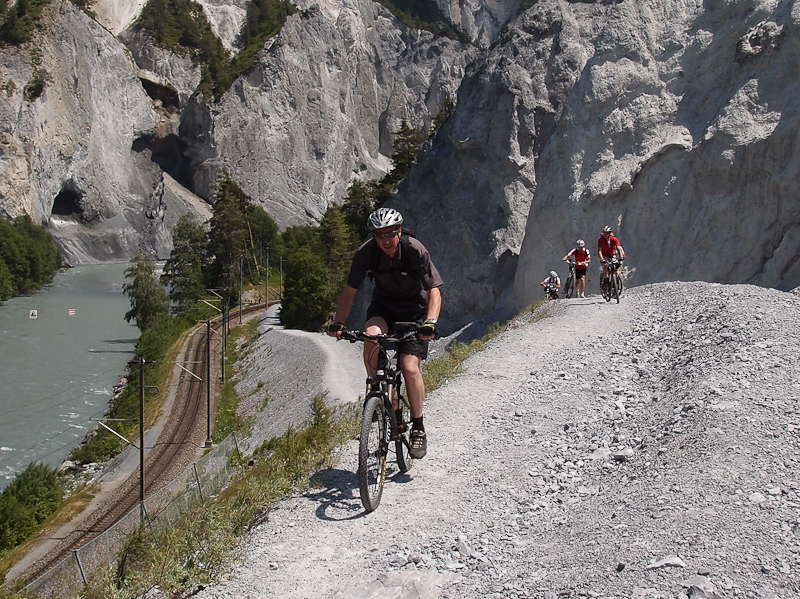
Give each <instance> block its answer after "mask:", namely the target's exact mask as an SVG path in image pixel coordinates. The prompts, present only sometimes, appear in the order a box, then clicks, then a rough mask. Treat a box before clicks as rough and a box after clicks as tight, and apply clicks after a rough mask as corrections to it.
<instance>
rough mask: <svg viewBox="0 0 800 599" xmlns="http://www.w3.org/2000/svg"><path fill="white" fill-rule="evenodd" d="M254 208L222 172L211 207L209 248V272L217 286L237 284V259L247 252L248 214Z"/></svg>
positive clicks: (242, 192)
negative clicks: (210, 270)
mask: <svg viewBox="0 0 800 599" xmlns="http://www.w3.org/2000/svg"><path fill="white" fill-rule="evenodd" d="M252 208H253V204H252V202H251V200H250V197H249V196H248V195H247V194H246V193H244V191H242V189H241V188H240V187H239V185H237V184H236V182H235V181H234V180H233V179H232V178H231V176H230V175H229V174H228V173H223V174H222V175H220V178H219V179H218V181H217V184H216V190H215V194H214V204H213V206H212V216H211V222H210V225H211V231H210V234H209V239H210V243H209V246H210V250H211V254H212V255H213V256H214V262H213V268H212V273H211V275H212V276H211V279H212V281H215V282H216V283H215V285H214V286H217V287H220V286H223V287H224V286H230V287H231V288H234V287H235V286H236V285H238V276H235V275H237V274H238V273H239V259H240V257H241V256H242V255H244V254H249V251H248V244H249V242H250V241H251V236H250V228H249V220H248V217H249V213H250V211H251V210H252Z"/></svg>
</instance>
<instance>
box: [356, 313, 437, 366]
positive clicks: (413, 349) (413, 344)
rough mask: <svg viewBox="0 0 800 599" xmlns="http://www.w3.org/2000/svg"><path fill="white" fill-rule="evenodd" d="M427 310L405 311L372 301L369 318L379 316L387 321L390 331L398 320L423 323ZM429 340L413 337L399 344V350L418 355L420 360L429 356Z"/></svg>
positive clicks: (402, 352)
mask: <svg viewBox="0 0 800 599" xmlns="http://www.w3.org/2000/svg"><path fill="white" fill-rule="evenodd" d="M426 314H427V313H426V312H417V311H414V312H404V311H396V310H392V309H391V308H390V307H388V306H386V305H384V304H381V303H379V302H372V303H371V304H370V305H369V308H367V320H369V319H370V318H374V317H376V316H379V317H380V318H383V319H384V320H385V321H386V324H388V325H389V332H390V333H391V332H392V329H393V328H394V323H396V322H416V323H418V324H422V323H423V322H424V321H425V316H426ZM428 343H429V341H428V340H422V339H413V340H411V341H404V342H403V343H400V344H399V346H398V351H399V353H401V354H408V355H412V356H417V357H418V358H419V359H420V360H424V359H425V358H427V357H428Z"/></svg>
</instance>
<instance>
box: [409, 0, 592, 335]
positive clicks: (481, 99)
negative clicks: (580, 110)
mask: <svg viewBox="0 0 800 599" xmlns="http://www.w3.org/2000/svg"><path fill="white" fill-rule="evenodd" d="M580 10H581V11H582V12H585V13H586V16H585V17H582V16H581V15H580V14H576V13H575V11H574V10H573V9H572V8H571V7H570V5H568V4H566V3H563V2H539V3H538V4H537V5H536V6H535V7H534V9H532V10H530V11H528V12H526V13H524V14H523V15H521V16H520V18H519V19H518V20H517V21H516V22H515V23H514V25H512V26H510V27H509V29H508V30H507V31H506V32H505V33H504V34H503V35H501V36H500V38H499V39H498V40H497V43H496V45H495V47H494V49H493V50H492V51H491V52H487V53H484V54H483V55H481V56H480V58H479V59H477V60H476V61H475V62H474V63H473V64H472V65H470V68H469V69H468V71H467V74H466V76H465V78H464V81H463V83H462V85H461V89H460V90H459V94H458V105H457V108H456V111H455V113H454V114H453V115H452V116H451V117H450V119H449V120H448V121H447V123H446V124H445V125H444V127H443V128H442V129H441V131H439V132H438V133H437V135H436V138H435V139H434V140H433V141H432V143H431V144H430V146H429V147H427V148H426V149H424V151H423V152H421V153H420V155H419V156H418V159H417V160H418V163H417V166H416V168H415V169H414V170H413V171H412V172H411V173H410V174H409V176H408V177H407V178H406V181H405V182H404V183H403V185H402V187H401V189H400V191H399V193H398V196H397V198H396V201H395V204H396V205H397V207H398V208H400V209H401V210H402V211H403V213H404V214H405V215H407V220H408V221H409V225H410V226H411V228H412V229H413V230H414V231H416V232H417V233H418V235H419V237H420V238H422V239H423V240H424V243H425V244H426V245H427V246H428V248H429V249H430V250H431V251H432V253H433V256H434V260H435V262H436V264H437V266H438V268H439V269H440V270H441V271H442V273H443V275H444V276H445V279H446V281H445V288H444V290H443V293H444V296H445V301H444V308H443V318H444V321H445V322H446V323H449V325H450V326H453V327H455V328H458V327H460V326H462V325H463V324H465V323H467V322H470V321H471V320H474V319H476V318H479V317H480V316H482V315H484V314H486V313H487V312H490V311H491V310H493V309H494V308H496V307H497V306H498V305H499V304H501V303H502V301H503V298H504V296H505V295H506V294H507V293H508V291H509V289H510V287H511V284H512V282H513V279H514V274H515V272H516V268H517V259H518V256H519V253H520V251H521V246H522V240H523V237H524V233H525V226H526V221H527V219H528V213H529V210H530V209H531V198H532V196H533V194H534V191H535V190H536V188H537V185H538V180H539V177H540V175H539V174H538V173H537V157H538V156H539V154H541V152H542V150H543V148H544V147H545V145H546V144H547V143H548V142H549V141H550V138H551V136H552V135H553V131H554V130H555V127H556V124H557V122H558V119H559V118H560V115H561V113H562V111H563V109H564V103H565V101H566V98H567V95H568V93H569V91H570V90H571V89H572V87H573V86H574V84H575V82H576V80H577V79H578V78H579V77H580V76H581V72H582V68H583V66H584V64H585V63H586V60H587V59H588V57H589V56H590V52H591V48H590V47H589V44H588V42H587V39H586V38H587V37H590V36H592V35H593V34H594V32H595V31H596V27H597V26H596V25H594V20H593V18H592V17H593V15H594V14H595V13H598V14H599V13H600V12H601V11H600V10H599V9H597V8H596V7H587V6H582V7H581V9H580ZM544 176H548V173H545V174H544ZM531 217H532V218H534V219H535V218H537V215H536V214H535V213H533V212H532V214H531ZM549 270H550V268H548V271H549ZM540 280H541V279H540Z"/></svg>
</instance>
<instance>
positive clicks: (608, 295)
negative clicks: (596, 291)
mask: <svg viewBox="0 0 800 599" xmlns="http://www.w3.org/2000/svg"><path fill="white" fill-rule="evenodd" d="M600 262H601V263H602V264H606V263H607V264H608V278H605V279H602V280H601V281H600V293H602V294H603V299H605V300H606V301H607V302H610V301H611V299H612V298H613V299H615V300H617V303H619V298H620V296H622V277H620V276H619V269H620V267H621V266H622V260H620V259H619V258H617V257H616V256H614V257H613V258H612V259H611V260H600Z"/></svg>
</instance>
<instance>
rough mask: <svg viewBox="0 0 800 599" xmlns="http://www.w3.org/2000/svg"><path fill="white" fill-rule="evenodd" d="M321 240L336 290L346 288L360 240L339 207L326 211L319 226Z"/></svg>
mask: <svg viewBox="0 0 800 599" xmlns="http://www.w3.org/2000/svg"><path fill="white" fill-rule="evenodd" d="M319 238H320V241H321V245H322V248H323V252H324V257H325V263H326V265H327V267H328V272H329V273H330V277H331V281H332V283H333V285H334V287H336V288H341V287H343V286H344V284H345V282H346V280H347V274H348V273H349V272H350V263H351V262H352V260H353V254H354V253H355V251H356V249H357V248H358V241H359V238H358V237H357V233H356V231H355V229H354V228H353V227H351V226H350V225H349V224H348V223H347V220H346V219H345V216H344V212H343V211H342V209H341V208H339V207H338V206H331V207H330V208H328V209H327V210H326V211H325V215H324V216H323V217H322V221H320V224H319Z"/></svg>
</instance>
